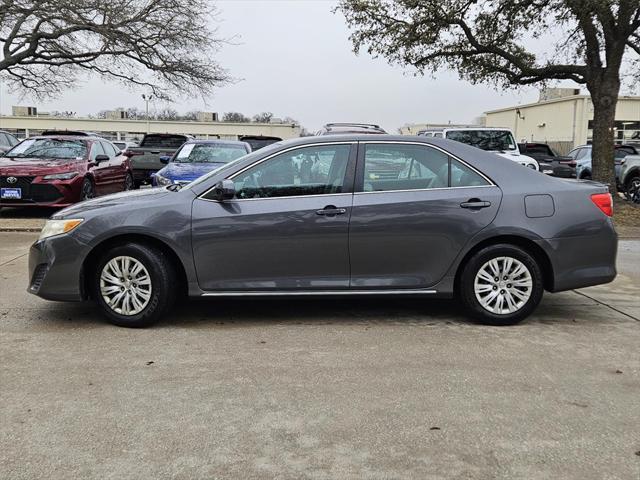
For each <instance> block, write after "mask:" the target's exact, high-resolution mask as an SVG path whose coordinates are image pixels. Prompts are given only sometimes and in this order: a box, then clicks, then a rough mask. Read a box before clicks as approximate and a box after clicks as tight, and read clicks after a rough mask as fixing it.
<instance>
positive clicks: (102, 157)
mask: <svg viewBox="0 0 640 480" xmlns="http://www.w3.org/2000/svg"><path fill="white" fill-rule="evenodd" d="M94 161H95V163H96V165H97V164H99V163H100V162H108V161H109V155H96V159H95V160H94Z"/></svg>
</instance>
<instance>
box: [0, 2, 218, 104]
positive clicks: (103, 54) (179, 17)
mask: <svg viewBox="0 0 640 480" xmlns="http://www.w3.org/2000/svg"><path fill="white" fill-rule="evenodd" d="M213 13H214V10H213V9H212V7H211V6H210V2H209V1H208V0H0V47H1V57H0V76H1V77H2V78H3V79H4V80H5V81H6V82H7V83H8V85H9V87H10V88H12V89H14V90H18V91H21V92H22V93H27V94H32V95H34V96H36V97H44V96H53V95H56V94H58V93H60V92H61V91H62V90H64V89H67V88H71V87H74V86H75V85H77V82H78V79H79V77H80V76H82V75H83V74H94V75H99V76H101V77H102V78H105V79H111V80H117V81H120V82H122V83H124V84H125V85H128V86H131V87H143V89H144V90H145V91H149V90H150V91H151V92H152V93H153V94H154V96H156V97H159V98H168V97H170V96H171V94H173V93H181V94H194V93H195V94H200V95H206V94H208V93H209V92H210V91H211V89H212V88H213V87H214V86H218V85H221V84H223V83H225V82H227V81H229V77H228V74H227V73H226V72H225V70H223V69H222V68H221V67H220V66H219V65H218V63H217V62H216V61H215V60H214V57H215V53H216V52H217V50H218V48H219V47H220V46H221V44H222V43H223V40H221V39H219V38H217V36H216V32H215V30H213V29H212V28H211V27H210V24H211V22H210V21H209V20H210V17H211V15H212V14H213Z"/></svg>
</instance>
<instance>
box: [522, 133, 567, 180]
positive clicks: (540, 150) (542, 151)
mask: <svg viewBox="0 0 640 480" xmlns="http://www.w3.org/2000/svg"><path fill="white" fill-rule="evenodd" d="M518 150H520V153H521V154H523V155H527V156H529V157H531V158H533V159H534V160H535V161H536V162H538V165H539V166H540V171H541V172H542V173H544V174H546V175H553V176H554V177H561V178H576V162H575V160H574V159H573V158H571V157H569V156H561V155H558V154H557V153H556V152H555V151H554V150H553V148H551V147H550V146H549V145H547V144H546V143H532V142H529V143H519V144H518Z"/></svg>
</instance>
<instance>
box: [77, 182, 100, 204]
mask: <svg viewBox="0 0 640 480" xmlns="http://www.w3.org/2000/svg"><path fill="white" fill-rule="evenodd" d="M95 196H96V189H95V187H94V185H93V182H92V181H91V179H90V178H85V179H84V180H83V181H82V188H81V190H80V200H81V201H84V200H89V199H91V198H93V197H95Z"/></svg>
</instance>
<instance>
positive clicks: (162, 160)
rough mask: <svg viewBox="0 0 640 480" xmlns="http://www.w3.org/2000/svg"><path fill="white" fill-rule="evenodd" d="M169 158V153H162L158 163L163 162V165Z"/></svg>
mask: <svg viewBox="0 0 640 480" xmlns="http://www.w3.org/2000/svg"><path fill="white" fill-rule="evenodd" d="M169 160H171V157H170V156H169V155H162V156H161V157H160V163H164V164H165V165H166V164H167V163H169Z"/></svg>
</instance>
